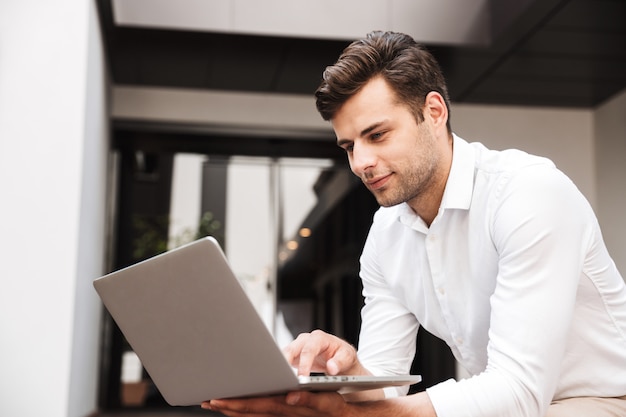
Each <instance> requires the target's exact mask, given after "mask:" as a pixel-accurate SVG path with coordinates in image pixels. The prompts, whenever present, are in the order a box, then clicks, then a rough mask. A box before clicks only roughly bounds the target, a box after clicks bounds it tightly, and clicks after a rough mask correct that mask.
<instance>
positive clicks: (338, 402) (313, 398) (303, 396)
mask: <svg viewBox="0 0 626 417" xmlns="http://www.w3.org/2000/svg"><path fill="white" fill-rule="evenodd" d="M285 402H286V403H287V404H290V405H293V406H298V407H303V408H305V409H309V410H312V411H315V412H316V415H320V414H323V415H330V416H343V415H345V414H344V408H345V407H346V401H345V400H344V398H343V397H342V396H341V395H340V394H338V393H336V392H331V393H317V394H316V393H311V392H301V391H298V392H291V393H289V394H287V397H286V398H285Z"/></svg>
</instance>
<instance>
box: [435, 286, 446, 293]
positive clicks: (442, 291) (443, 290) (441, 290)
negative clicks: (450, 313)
mask: <svg viewBox="0 0 626 417" xmlns="http://www.w3.org/2000/svg"><path fill="white" fill-rule="evenodd" d="M437 292H438V293H439V295H445V294H446V289H445V288H443V287H439V288H437Z"/></svg>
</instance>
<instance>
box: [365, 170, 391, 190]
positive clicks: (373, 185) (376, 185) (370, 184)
mask: <svg viewBox="0 0 626 417" xmlns="http://www.w3.org/2000/svg"><path fill="white" fill-rule="evenodd" d="M390 178H391V174H387V175H383V176H378V177H374V178H369V179H367V180H365V181H364V182H365V185H367V188H369V189H370V190H372V191H374V190H379V189H381V188H383V187H384V186H385V185H386V184H387V182H388V181H389V179H390Z"/></svg>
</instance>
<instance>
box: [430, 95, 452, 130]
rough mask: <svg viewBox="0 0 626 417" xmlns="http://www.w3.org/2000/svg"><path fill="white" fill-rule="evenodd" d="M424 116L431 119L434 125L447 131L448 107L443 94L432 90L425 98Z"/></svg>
mask: <svg viewBox="0 0 626 417" xmlns="http://www.w3.org/2000/svg"><path fill="white" fill-rule="evenodd" d="M424 118H426V119H430V121H431V123H432V125H433V127H435V128H436V129H444V130H446V132H447V127H446V123H447V122H448V108H447V107H446V101H445V100H444V99H443V97H442V96H441V94H439V93H438V92H436V91H431V92H430V93H428V94H427V95H426V99H425V100H424Z"/></svg>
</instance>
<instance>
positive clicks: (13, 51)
mask: <svg viewBox="0 0 626 417" xmlns="http://www.w3.org/2000/svg"><path fill="white" fill-rule="evenodd" d="M103 78H104V77H103V65H102V55H101V46H100V42H99V30H98V28H97V19H96V15H95V9H94V2H86V1H84V0H57V1H54V2H50V1H47V0H3V1H2V2H0V201H1V202H2V203H1V204H0V259H1V260H0V283H1V286H0V340H1V341H2V342H1V347H0V369H1V370H2V371H1V372H0V393H1V394H0V397H1V400H0V415H2V416H17V417H19V416H34V415H45V416H51V417H56V416H59V417H61V416H70V417H74V416H76V417H79V416H80V417H82V416H85V415H87V414H88V413H90V412H92V411H93V410H94V409H95V401H96V381H97V374H96V371H97V354H98V340H97V338H98V326H99V314H100V304H99V301H98V300H97V298H96V296H95V294H94V293H93V290H92V288H91V280H92V279H93V278H94V277H95V276H97V275H98V274H100V273H101V272H102V269H103V257H104V249H103V248H104V244H103V242H104V218H105V215H104V205H105V204H104V196H105V179H106V155H107V151H106V149H107V146H106V128H105V126H106V122H105V121H106V115H105V106H104V102H105V94H104V88H105V87H104V80H103Z"/></svg>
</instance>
